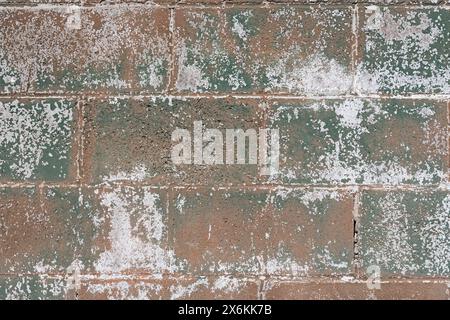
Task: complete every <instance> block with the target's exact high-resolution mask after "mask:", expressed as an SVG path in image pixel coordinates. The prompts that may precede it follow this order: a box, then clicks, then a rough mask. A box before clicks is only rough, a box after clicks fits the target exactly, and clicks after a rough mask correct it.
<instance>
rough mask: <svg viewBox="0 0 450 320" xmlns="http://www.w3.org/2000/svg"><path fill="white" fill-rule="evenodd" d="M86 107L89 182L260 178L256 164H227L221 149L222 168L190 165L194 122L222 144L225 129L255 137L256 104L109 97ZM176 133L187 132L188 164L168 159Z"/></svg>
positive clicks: (252, 180) (257, 124)
mask: <svg viewBox="0 0 450 320" xmlns="http://www.w3.org/2000/svg"><path fill="white" fill-rule="evenodd" d="M86 109H87V110H88V115H87V117H86V118H87V123H88V125H87V126H86V132H87V137H88V138H87V141H89V142H88V143H86V145H87V148H86V150H85V152H84V155H85V159H86V161H85V166H86V169H85V170H86V175H87V178H88V179H89V181H93V182H95V183H100V182H114V181H151V182H152V183H155V184H158V185H166V184H168V183H172V184H177V185H180V184H181V185H185V184H193V183H196V184H215V183H219V182H220V183H244V182H245V183H255V182H257V181H258V180H259V179H261V176H260V175H259V170H258V166H257V164H248V161H247V164H228V163H227V162H226V150H225V147H224V148H223V149H222V148H220V147H218V148H217V149H220V150H223V157H222V158H221V159H222V164H210V165H205V164H196V163H194V162H195V159H194V123H195V122H196V121H201V122H202V125H203V132H204V131H205V130H206V129H218V130H220V133H221V134H222V142H223V143H222V145H224V146H226V129H242V130H244V131H246V130H247V129H254V130H255V131H256V133H258V131H259V129H260V128H263V127H264V126H263V122H262V121H263V120H262V109H261V108H260V106H259V104H258V102H257V101H255V100H251V99H249V100H236V99H212V98H211V99H210V98H202V99H187V100H186V99H175V98H173V99H172V98H167V99H159V98H158V99H110V100H103V101H102V100H93V101H91V102H90V103H89V105H88V106H87V108H86ZM91 119H93V120H91ZM176 129H184V130H187V132H188V134H189V137H190V139H191V140H190V144H188V145H190V147H191V148H190V151H191V152H190V160H191V161H190V164H185V163H181V164H177V163H175V162H174V161H173V159H172V157H171V155H172V149H173V148H174V147H175V146H176V145H177V144H178V141H172V133H173V132H174V131H175V130H176ZM205 139H206V138H205ZM205 141H206V140H205ZM206 145H207V143H206V142H204V144H202V146H206ZM246 146H247V148H248V146H249V144H248V143H247V144H246ZM247 158H248V157H247ZM247 160H248V159H247Z"/></svg>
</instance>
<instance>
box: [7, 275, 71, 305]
mask: <svg viewBox="0 0 450 320" xmlns="http://www.w3.org/2000/svg"><path fill="white" fill-rule="evenodd" d="M68 292H69V290H68V286H67V281H66V279H64V278H61V277H48V276H18V275H14V276H0V300H63V299H66V298H67V297H69V296H68ZM74 296H75V295H73V297H74ZM73 297H72V298H73Z"/></svg>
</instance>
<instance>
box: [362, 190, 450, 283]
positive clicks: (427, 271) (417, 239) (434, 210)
mask: <svg viewBox="0 0 450 320" xmlns="http://www.w3.org/2000/svg"><path fill="white" fill-rule="evenodd" d="M360 201H361V202H360V213H359V215H360V222H359V233H358V238H359V241H358V247H359V254H358V256H359V257H360V260H361V267H362V270H361V271H362V272H363V273H365V272H366V271H367V268H368V267H369V266H371V265H375V266H378V267H379V268H380V271H381V274H382V275H386V276H436V277H442V276H444V277H445V276H447V277H448V276H449V275H450V193H449V192H448V191H439V190H436V191H364V192H363V193H362V196H361V199H360ZM369 273H370V272H369Z"/></svg>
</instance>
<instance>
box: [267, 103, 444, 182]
mask: <svg viewBox="0 0 450 320" xmlns="http://www.w3.org/2000/svg"><path fill="white" fill-rule="evenodd" d="M268 118H269V125H270V126H271V127H277V128H279V129H280V132H281V134H280V135H281V142H280V146H281V152H280V153H281V157H280V172H279V174H277V175H273V176H272V177H271V179H270V180H271V181H277V182H278V181H280V182H285V183H313V184H332V185H339V184H352V185H353V184H364V185H366V184H367V185H370V184H374V185H380V184H383V185H400V184H414V185H431V184H434V185H437V184H440V183H443V182H445V181H446V179H447V159H448V151H447V150H448V149H447V108H446V103H445V102H437V101H426V100H424V101H421V100H391V99H386V100H378V99H371V100H363V99H346V100H336V101H334V100H326V101H285V100H282V101H275V102H274V103H273V106H272V110H271V112H270V114H269V117H268Z"/></svg>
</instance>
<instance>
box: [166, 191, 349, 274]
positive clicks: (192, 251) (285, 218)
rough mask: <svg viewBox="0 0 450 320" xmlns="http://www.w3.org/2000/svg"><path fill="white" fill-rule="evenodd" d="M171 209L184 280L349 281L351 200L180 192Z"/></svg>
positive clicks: (304, 194) (338, 195)
mask: <svg viewBox="0 0 450 320" xmlns="http://www.w3.org/2000/svg"><path fill="white" fill-rule="evenodd" d="M170 207H171V208H172V210H173V229H174V231H173V232H174V235H173V243H172V245H173V248H174V252H175V255H176V257H177V259H178V263H179V266H180V267H179V269H180V270H184V271H185V272H187V273H194V274H214V273H217V272H226V273H231V274H279V275H313V274H327V275H330V274H348V273H351V269H352V268H351V263H352V256H353V254H352V247H353V229H352V228H353V222H352V208H353V198H352V195H351V193H349V192H346V191H342V192H340V191H327V190H295V189H276V190H273V191H270V190H264V189H263V190H257V189H253V188H249V189H239V188H238V189H230V190H228V189H219V190H215V189H198V188H197V189H178V190H176V192H175V193H174V194H173V196H172V201H171V206H170Z"/></svg>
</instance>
